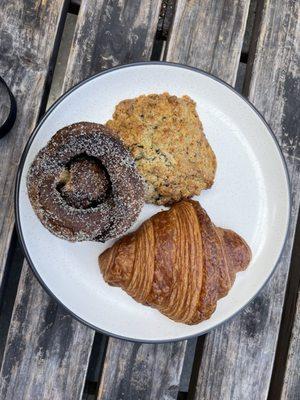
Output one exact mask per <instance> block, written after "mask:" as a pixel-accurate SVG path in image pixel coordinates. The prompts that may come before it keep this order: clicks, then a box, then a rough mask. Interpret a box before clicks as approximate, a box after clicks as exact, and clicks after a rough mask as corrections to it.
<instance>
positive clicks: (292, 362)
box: [281, 292, 300, 400]
mask: <svg viewBox="0 0 300 400" xmlns="http://www.w3.org/2000/svg"><path fill="white" fill-rule="evenodd" d="M299 371H300V292H299V293H298V300H297V309H296V314H295V319H294V326H293V331H292V337H291V341H290V347H289V352H288V359H287V364H286V370H285V378H284V383H283V388H282V393H281V399H282V400H285V399H286V400H298V399H299V395H300V374H299Z"/></svg>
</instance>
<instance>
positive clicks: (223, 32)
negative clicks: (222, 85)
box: [166, 0, 250, 85]
mask: <svg viewBox="0 0 300 400" xmlns="http://www.w3.org/2000/svg"><path fill="white" fill-rule="evenodd" d="M249 3H250V1H249V0H232V1H226V0H218V1H216V0H215V1H184V0H179V1H178V2H177V5H176V13H175V18H174V22H173V28H172V31H171V33H172V34H171V37H170V40H169V43H168V47H167V53H166V60H167V61H176V62H179V63H183V64H188V65H192V66H194V67H198V68H201V69H203V70H205V71H207V72H210V73H211V74H213V75H216V76H218V77H219V78H221V79H223V80H225V81H226V82H228V83H229V84H231V85H232V84H234V82H235V80H236V75H237V70H238V64H239V60H240V55H241V45H242V42H243V37H244V33H245V27H246V22H247V16H248V9H249Z"/></svg>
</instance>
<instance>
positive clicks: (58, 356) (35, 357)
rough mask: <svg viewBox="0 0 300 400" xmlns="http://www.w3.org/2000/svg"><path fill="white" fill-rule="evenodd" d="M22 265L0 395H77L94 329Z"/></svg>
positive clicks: (12, 396)
mask: <svg viewBox="0 0 300 400" xmlns="http://www.w3.org/2000/svg"><path fill="white" fill-rule="evenodd" d="M87 329H88V328H86V327H85V326H83V325H81V324H79V323H78V322H76V321H75V320H74V319H73V318H72V317H71V316H69V315H68V314H67V313H66V312H65V311H64V310H63V309H62V308H61V307H60V306H58V304H57V303H56V301H55V300H53V299H51V298H50V297H49V296H48V295H47V294H46V293H45V291H44V289H43V288H42V287H41V286H40V284H39V283H38V282H37V280H36V279H35V278H34V277H33V276H32V272H31V270H30V268H29V267H28V266H27V265H24V267H23V271H22V275H21V279H20V283H19V290H18V294H17V298H16V301H15V308H14V311H13V318H12V320H11V325H10V331H9V335H8V339H7V343H6V348H5V355H4V359H3V364H2V367H1V374H0V398H1V399H7V400H8V399H18V400H21V399H26V400H27V399H28V400H31V399H49V400H50V399H51V400H54V399H66V400H67V399H70V400H73V399H80V398H81V395H82V390H83V382H84V378H85V373H86V366H87V364H88V360H89V354H90V350H91V346H92V340H91V338H92V332H90V333H89V332H87Z"/></svg>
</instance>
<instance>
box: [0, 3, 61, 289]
mask: <svg viewBox="0 0 300 400" xmlns="http://www.w3.org/2000/svg"><path fill="white" fill-rule="evenodd" d="M64 2H65V0H53V1H51V2H49V1H47V2H46V1H42V0H27V1H25V2H21V1H18V0H11V1H9V2H1V7H0V21H1V33H0V74H1V76H2V77H3V78H4V79H5V80H6V82H7V84H8V85H9V87H10V88H11V90H12V92H13V93H14V95H15V96H16V100H17V105H18V106H19V107H18V114H17V120H16V123H15V125H14V127H13V129H12V130H11V131H10V133H9V134H7V135H6V136H5V138H3V139H1V140H0V154H1V157H0V286H1V284H2V279H3V273H4V268H5V263H6V259H7V255H8V249H9V245H10V240H11V234H12V230H13V226H14V215H13V202H14V199H13V197H14V183H15V175H16V171H17V167H18V164H19V161H20V156H21V153H22V150H23V148H24V146H25V143H26V141H27V139H28V137H29V135H30V133H31V131H32V130H33V128H34V126H35V124H36V122H37V118H38V114H39V110H40V106H41V101H42V97H43V92H44V89H45V83H46V80H47V76H48V74H49V71H50V70H51V68H52V66H51V65H50V64H51V58H52V54H53V49H54V42H55V38H56V35H57V30H58V26H59V24H60V21H61V19H62V13H63V5H64Z"/></svg>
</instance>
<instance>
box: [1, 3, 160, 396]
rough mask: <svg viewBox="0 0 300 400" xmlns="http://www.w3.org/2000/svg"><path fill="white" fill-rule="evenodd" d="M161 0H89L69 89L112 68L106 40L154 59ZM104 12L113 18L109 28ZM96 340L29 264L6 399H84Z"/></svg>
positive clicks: (6, 372) (120, 56)
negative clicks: (106, 61)
mask: <svg viewBox="0 0 300 400" xmlns="http://www.w3.org/2000/svg"><path fill="white" fill-rule="evenodd" d="M159 1H160V0H156V1H150V0H143V1H141V2H140V4H139V5H138V4H137V2H135V1H133V0H131V1H124V2H118V4H116V2H114V1H106V0H94V1H91V0H85V1H83V2H82V6H81V8H80V13H79V15H78V23H77V26H76V30H75V38H74V42H73V45H72V50H71V55H70V58H69V62H68V66H67V71H66V77H65V81H64V89H63V90H64V91H65V90H67V89H68V88H70V87H71V86H73V85H74V84H76V83H77V82H78V81H80V80H81V79H83V78H85V77H87V76H89V75H92V74H95V73H97V72H99V71H100V70H101V69H103V68H105V67H107V66H108V64H104V61H103V58H102V56H101V55H102V54H106V53H104V50H103V49H104V44H103V45H101V46H100V47H98V46H99V43H101V41H104V42H105V43H107V46H108V47H109V46H111V50H107V51H112V54H113V55H114V54H115V56H114V60H118V62H119V63H122V62H123V61H126V62H127V61H128V59H127V58H126V57H128V54H131V55H132V59H134V60H136V59H145V58H149V55H150V54H151V47H152V42H153V37H154V33H155V30H154V28H153V26H154V25H155V24H156V23H157V15H158V12H159ZM133 11H134V12H133ZM104 14H105V16H106V17H107V18H108V17H109V18H108V19H107V21H106V24H108V26H107V29H104V28H105V24H104V23H105V18H104V17H103V15H104ZM111 21H113V28H112V27H111V26H110V24H111ZM103 24H104V26H103ZM100 26H101V27H102V28H101V29H100V28H99V27H100ZM118 26H119V28H118ZM93 27H95V31H94V29H93ZM148 27H149V29H148ZM103 29H104V30H103ZM108 29H111V31H112V32H113V31H114V30H115V32H118V31H119V30H123V36H124V38H123V40H125V38H126V32H127V30H129V34H128V35H129V37H130V38H131V39H130V40H129V39H128V41H126V40H125V41H124V45H125V43H126V45H127V52H126V53H124V52H120V51H118V52H117V51H115V52H114V45H116V46H117V42H116V43H115V41H117V40H119V35H117V36H116V38H115V39H114V40H113V42H112V41H111V39H110V37H109V40H107V37H106V36H105V35H104V33H105V32H107V31H108ZM95 32H96V35H94V33H95ZM150 38H152V39H151V40H150ZM91 40H93V41H91ZM93 338H94V331H93V330H91V329H89V328H87V327H86V326H84V325H82V324H80V323H78V322H76V321H75V320H74V319H72V318H70V317H69V316H68V315H67V313H66V312H64V311H63V309H62V307H60V306H58V305H57V304H56V303H55V302H54V301H53V300H52V299H51V298H50V297H49V296H47V294H46V293H45V292H44V291H43V290H42V289H41V287H40V285H39V284H38V282H37V281H36V279H35V278H34V277H33V275H32V273H31V271H30V269H29V267H28V266H27V265H26V264H25V265H24V267H23V272H22V276H21V280H20V283H19V288H18V294H17V298H16V301H15V306H14V310H13V315H12V320H11V325H10V329H9V332H8V338H7V344H6V348H5V353H4V356H3V363H2V368H1V372H0V398H1V399H2V398H3V399H12V398H15V399H30V400H31V399H40V398H51V400H55V399H72V400H76V399H80V398H81V394H82V390H83V385H84V380H85V375H86V370H87V366H88V360H89V355H90V350H91V346H92V343H93Z"/></svg>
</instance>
